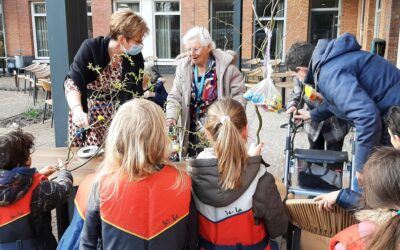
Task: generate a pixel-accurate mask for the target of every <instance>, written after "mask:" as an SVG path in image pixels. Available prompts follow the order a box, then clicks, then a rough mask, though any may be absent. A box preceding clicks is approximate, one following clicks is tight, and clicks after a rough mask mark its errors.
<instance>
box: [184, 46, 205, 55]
mask: <svg viewBox="0 0 400 250" xmlns="http://www.w3.org/2000/svg"><path fill="white" fill-rule="evenodd" d="M201 48H202V47H199V48H188V49H186V52H187V53H189V54H190V53H192V52H193V53H194V54H197V55H198V54H200V50H201Z"/></svg>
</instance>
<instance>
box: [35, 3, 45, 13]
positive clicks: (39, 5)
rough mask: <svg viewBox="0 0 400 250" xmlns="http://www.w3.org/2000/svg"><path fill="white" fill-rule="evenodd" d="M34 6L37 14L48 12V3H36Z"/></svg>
mask: <svg viewBox="0 0 400 250" xmlns="http://www.w3.org/2000/svg"><path fill="white" fill-rule="evenodd" d="M33 6H34V7H33V8H34V10H35V13H36V14H46V4H44V3H35V4H34V5H33Z"/></svg>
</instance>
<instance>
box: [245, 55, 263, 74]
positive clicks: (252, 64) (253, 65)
mask: <svg viewBox="0 0 400 250" xmlns="http://www.w3.org/2000/svg"><path fill="white" fill-rule="evenodd" d="M260 62H261V59H260V58H254V59H251V60H248V61H247V62H245V63H244V64H245V65H248V68H242V73H243V75H244V76H246V74H248V73H249V72H250V71H252V70H253V69H256V68H258V67H259V64H260Z"/></svg>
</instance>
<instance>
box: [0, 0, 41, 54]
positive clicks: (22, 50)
mask: <svg viewBox="0 0 400 250" xmlns="http://www.w3.org/2000/svg"><path fill="white" fill-rule="evenodd" d="M3 13H4V23H5V30H6V46H7V55H8V56H15V55H23V56H32V55H34V48H33V34H32V15H31V5H30V2H28V0H24V1H21V0H7V1H3Z"/></svg>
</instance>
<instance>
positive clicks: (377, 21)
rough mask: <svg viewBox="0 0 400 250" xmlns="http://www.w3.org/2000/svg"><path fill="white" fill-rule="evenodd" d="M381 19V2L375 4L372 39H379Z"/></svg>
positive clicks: (379, 0)
mask: <svg viewBox="0 0 400 250" xmlns="http://www.w3.org/2000/svg"><path fill="white" fill-rule="evenodd" d="M381 19H382V0H376V2H375V21H374V37H376V38H379V33H380V28H381Z"/></svg>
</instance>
